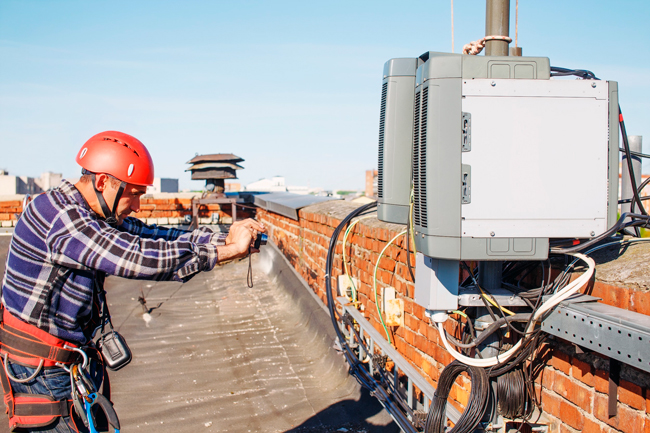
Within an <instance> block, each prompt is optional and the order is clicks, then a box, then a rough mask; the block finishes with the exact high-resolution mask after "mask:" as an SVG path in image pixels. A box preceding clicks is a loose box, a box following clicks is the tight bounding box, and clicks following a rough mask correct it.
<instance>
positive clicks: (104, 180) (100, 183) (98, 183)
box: [95, 173, 109, 191]
mask: <svg viewBox="0 0 650 433" xmlns="http://www.w3.org/2000/svg"><path fill="white" fill-rule="evenodd" d="M108 182H109V178H108V175H106V174H105V173H100V174H97V175H95V188H97V191H104V190H105V189H106V186H107V185H108Z"/></svg>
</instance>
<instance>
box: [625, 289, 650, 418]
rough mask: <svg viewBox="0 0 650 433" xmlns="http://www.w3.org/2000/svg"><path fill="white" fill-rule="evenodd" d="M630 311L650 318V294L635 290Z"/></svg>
mask: <svg viewBox="0 0 650 433" xmlns="http://www.w3.org/2000/svg"><path fill="white" fill-rule="evenodd" d="M630 310H632V311H635V312H637V313H641V314H645V315H646V316H650V292H646V291H644V292H642V291H640V290H633V291H632V294H631V299H630ZM646 424H647V423H646Z"/></svg>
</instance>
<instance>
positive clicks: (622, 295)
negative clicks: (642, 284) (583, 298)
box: [593, 281, 630, 310]
mask: <svg viewBox="0 0 650 433" xmlns="http://www.w3.org/2000/svg"><path fill="white" fill-rule="evenodd" d="M593 296H598V297H600V298H602V299H603V300H602V302H603V303H605V304H607V305H612V306H614V307H618V308H623V309H624V310H629V307H630V289H626V288H622V287H616V286H611V285H609V284H605V283H602V282H600V281H596V283H595V284H594V289H593Z"/></svg>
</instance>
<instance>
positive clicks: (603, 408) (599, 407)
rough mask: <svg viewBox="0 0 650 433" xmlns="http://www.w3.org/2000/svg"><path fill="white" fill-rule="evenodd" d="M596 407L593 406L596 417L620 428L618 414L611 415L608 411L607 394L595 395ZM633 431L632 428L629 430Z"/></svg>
mask: <svg viewBox="0 0 650 433" xmlns="http://www.w3.org/2000/svg"><path fill="white" fill-rule="evenodd" d="M594 397H595V398H594V408H593V411H592V413H593V415H594V416H595V417H596V419H598V420H600V421H602V422H604V423H607V424H608V425H610V426H612V427H614V428H618V416H615V417H612V418H610V417H609V412H608V407H609V406H608V397H607V395H604V394H600V393H597V394H596V395H595V396H594ZM620 407H621V406H620V405H619V406H618V408H617V409H620ZM629 431H632V430H629Z"/></svg>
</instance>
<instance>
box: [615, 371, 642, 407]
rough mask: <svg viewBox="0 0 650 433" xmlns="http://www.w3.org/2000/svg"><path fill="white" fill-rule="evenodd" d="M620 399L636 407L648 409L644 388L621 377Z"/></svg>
mask: <svg viewBox="0 0 650 433" xmlns="http://www.w3.org/2000/svg"><path fill="white" fill-rule="evenodd" d="M618 401H620V402H621V403H624V404H626V405H628V406H630V407H632V408H634V409H638V410H643V411H645V409H646V404H645V396H644V393H643V388H641V387H640V386H639V385H636V384H634V383H631V382H628V381H626V380H623V379H621V381H620V384H619V387H618Z"/></svg>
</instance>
